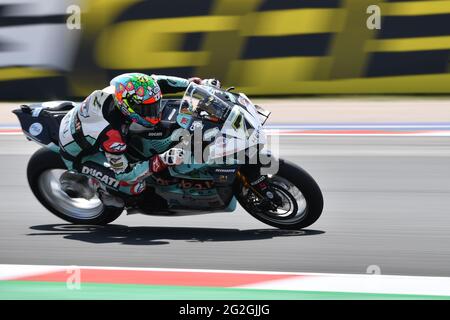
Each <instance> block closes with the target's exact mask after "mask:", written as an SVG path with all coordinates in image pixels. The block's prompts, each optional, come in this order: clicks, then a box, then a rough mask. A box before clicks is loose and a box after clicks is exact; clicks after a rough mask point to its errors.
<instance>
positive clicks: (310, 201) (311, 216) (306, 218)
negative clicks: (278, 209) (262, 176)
mask: <svg viewBox="0 0 450 320" xmlns="http://www.w3.org/2000/svg"><path fill="white" fill-rule="evenodd" d="M276 177H280V178H282V179H284V180H287V181H289V183H291V184H293V185H294V186H295V187H296V188H297V189H298V190H299V191H300V192H301V194H302V195H303V197H304V199H305V201H306V208H305V209H304V211H303V212H302V215H301V216H300V217H299V218H298V220H293V221H289V220H287V219H283V218H280V219H278V220H277V219H276V218H274V217H273V216H269V215H267V214H264V213H261V212H257V211H256V210H254V207H251V206H250V205H249V204H248V202H246V199H245V198H244V197H243V195H242V194H241V192H240V191H241V190H242V186H239V187H238V189H237V190H238V191H237V192H236V198H237V200H238V201H239V204H240V205H241V206H242V207H243V208H244V209H245V210H246V211H247V212H248V213H249V214H251V215H252V216H253V217H255V218H256V219H258V220H259V221H261V222H264V223H266V224H268V225H270V226H273V227H276V228H279V229H287V230H300V229H303V228H306V227H308V226H310V225H312V224H313V223H314V222H316V221H317V219H319V217H320V216H321V214H322V210H323V196H322V191H321V190H320V188H319V186H318V184H317V183H316V181H315V180H314V179H313V178H312V177H311V176H310V175H309V174H308V173H307V172H306V171H305V170H303V169H302V168H301V167H299V166H297V165H296V164H294V163H292V162H289V161H286V160H282V159H280V160H279V170H278V172H277V174H276V175H274V177H273V179H276ZM295 208H296V209H298V208H297V206H295Z"/></svg>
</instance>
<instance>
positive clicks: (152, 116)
mask: <svg viewBox="0 0 450 320" xmlns="http://www.w3.org/2000/svg"><path fill="white" fill-rule="evenodd" d="M133 110H134V112H136V113H137V114H139V115H140V116H141V117H142V118H144V119H145V120H147V121H148V122H150V123H151V124H157V123H158V122H159V121H161V100H158V101H155V102H153V103H146V104H136V105H134V106H133Z"/></svg>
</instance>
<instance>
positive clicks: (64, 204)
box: [27, 148, 122, 225]
mask: <svg viewBox="0 0 450 320" xmlns="http://www.w3.org/2000/svg"><path fill="white" fill-rule="evenodd" d="M65 171H67V168H66V166H65V165H64V162H63V161H62V159H61V156H60V155H59V154H57V153H55V152H53V151H51V150H49V149H46V148H42V149H39V150H38V151H36V152H35V153H34V154H33V156H32V157H31V159H30V161H29V162H28V168H27V177H28V183H29V185H30V188H31V191H33V194H34V195H35V196H36V198H37V199H38V200H39V202H40V203H41V204H42V205H43V206H44V207H46V208H47V209H48V210H49V211H50V212H52V213H53V214H54V215H56V216H57V217H59V218H61V219H63V220H65V221H68V222H71V223H76V224H85V225H105V224H108V223H110V222H112V221H114V220H115V219H117V218H118V217H119V216H120V214H121V213H122V209H118V208H113V207H106V206H104V205H103V203H102V202H101V201H100V200H99V199H98V198H97V197H94V198H92V199H91V200H86V199H82V198H71V197H69V196H68V195H67V194H66V193H65V192H64V191H63V190H62V189H61V185H60V182H59V177H60V176H61V174H62V173H64V172H65Z"/></svg>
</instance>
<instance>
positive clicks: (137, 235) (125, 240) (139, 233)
mask: <svg viewBox="0 0 450 320" xmlns="http://www.w3.org/2000/svg"><path fill="white" fill-rule="evenodd" d="M30 229H32V230H36V231H46V232H35V233H30V234H28V236H58V235H59V236H62V237H63V238H65V239H70V240H78V241H83V242H88V243H98V244H101V243H121V244H125V245H161V244H169V243H170V242H169V241H168V240H184V241H187V242H222V241H223V242H225V241H226V242H228V241H254V240H266V239H272V238H277V237H299V236H311V235H318V234H322V233H325V232H324V231H320V230H308V229H305V230H298V231H297V230H279V229H251V230H239V229H222V228H193V227H156V226H153V227H129V226H124V225H116V224H111V225H107V226H85V225H73V224H46V225H37V226H32V227H30Z"/></svg>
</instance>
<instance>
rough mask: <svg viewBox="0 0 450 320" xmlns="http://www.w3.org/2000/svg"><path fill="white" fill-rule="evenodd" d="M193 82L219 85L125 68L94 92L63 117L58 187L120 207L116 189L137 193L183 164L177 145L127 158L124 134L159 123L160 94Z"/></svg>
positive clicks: (262, 186)
mask: <svg viewBox="0 0 450 320" xmlns="http://www.w3.org/2000/svg"><path fill="white" fill-rule="evenodd" d="M191 82H194V83H197V84H204V85H210V86H216V87H220V82H218V81H217V80H215V79H207V80H203V81H202V80H201V79H200V78H197V77H195V78H190V79H183V78H178V77H172V76H163V75H151V76H149V75H146V74H142V73H126V74H122V75H119V76H117V77H115V78H114V79H112V80H111V82H110V86H109V87H106V88H104V89H102V90H95V91H94V92H92V93H91V94H90V95H89V96H88V97H87V98H86V99H85V100H84V101H83V102H82V103H81V104H80V105H79V106H77V107H75V108H73V109H72V110H71V111H70V112H69V113H68V114H67V115H66V116H65V117H64V118H63V120H62V122H61V126H60V131H59V144H60V154H61V156H62V158H63V161H64V162H65V164H66V166H67V168H68V169H69V171H66V172H65V173H64V174H63V175H62V176H61V178H60V182H61V187H62V189H63V190H64V191H65V192H66V193H67V194H68V195H69V196H71V197H74V198H78V197H82V198H86V199H90V198H92V197H93V196H94V195H95V193H97V194H98V196H99V197H100V199H101V201H102V202H103V204H104V205H105V206H111V207H117V208H123V207H124V206H125V203H124V201H123V199H122V197H120V196H118V195H117V194H116V192H117V193H121V194H123V193H125V194H129V195H132V196H135V195H139V194H141V193H142V192H143V191H144V190H145V187H146V186H145V178H146V177H147V176H149V175H151V174H155V173H160V172H162V171H164V170H165V169H166V168H167V167H168V166H173V165H179V164H181V163H182V162H183V151H182V149H179V148H172V149H169V150H167V151H165V152H163V153H162V154H157V155H154V156H153V157H152V158H151V159H149V160H145V161H141V162H137V163H130V162H129V160H128V158H127V156H126V152H127V143H126V135H127V132H128V129H129V126H130V125H131V124H132V123H137V124H139V125H141V126H143V127H146V128H155V127H156V126H158V124H159V122H160V120H161V111H162V109H161V99H162V95H163V94H169V93H177V92H182V91H185V90H186V89H187V87H188V86H189V84H190V83H191ZM79 173H82V174H83V175H80V174H79ZM87 176H90V177H91V178H87ZM248 176H249V178H250V182H251V184H252V186H254V187H255V188H257V189H258V190H260V191H262V192H264V193H265V194H266V195H268V196H269V198H272V197H273V195H272V192H271V191H272V190H271V188H267V184H266V183H265V177H261V176H260V175H259V174H256V171H252V172H248ZM99 181H101V183H99ZM86 185H88V187H87V188H86Z"/></svg>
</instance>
